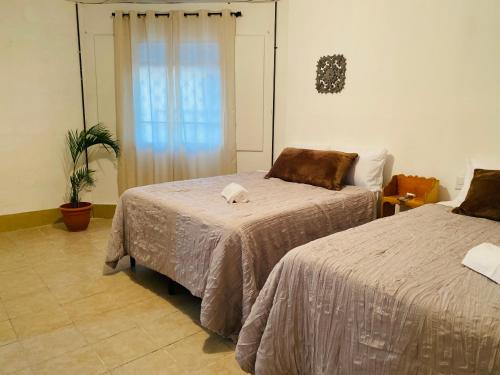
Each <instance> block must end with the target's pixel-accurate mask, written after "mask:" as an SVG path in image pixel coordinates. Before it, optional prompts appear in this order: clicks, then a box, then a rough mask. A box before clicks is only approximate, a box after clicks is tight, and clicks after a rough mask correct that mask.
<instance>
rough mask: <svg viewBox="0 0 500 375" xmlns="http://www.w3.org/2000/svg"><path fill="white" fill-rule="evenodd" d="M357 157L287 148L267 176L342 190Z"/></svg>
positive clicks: (333, 152) (343, 153)
mask: <svg viewBox="0 0 500 375" xmlns="http://www.w3.org/2000/svg"><path fill="white" fill-rule="evenodd" d="M357 157H358V154H348V153H345V152H339V151H318V150H306V149H302V148H292V147H289V148H286V149H284V150H283V152H282V153H281V155H280V156H279V157H278V160H276V163H274V165H273V167H272V168H271V170H270V171H269V173H268V174H267V175H266V178H270V177H276V178H279V179H281V180H284V181H289V182H298V183H302V184H309V185H315V186H320V187H324V188H327V189H330V190H340V189H342V184H343V181H344V178H345V176H346V175H347V172H348V171H349V169H350V168H351V166H352V163H353V162H354V160H355V159H356V158H357Z"/></svg>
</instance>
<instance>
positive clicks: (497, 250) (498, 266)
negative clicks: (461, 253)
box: [462, 243, 500, 284]
mask: <svg viewBox="0 0 500 375" xmlns="http://www.w3.org/2000/svg"><path fill="white" fill-rule="evenodd" d="M462 264H463V265H464V266H466V267H469V268H470V269H472V270H474V271H476V272H479V273H480V274H482V275H484V276H486V277H488V278H489V279H491V280H493V281H494V282H496V283H497V284H500V247H499V246H495V245H493V244H491V243H483V244H481V245H478V246H476V247H474V248H472V249H470V250H469V252H468V253H467V255H466V256H465V258H464V260H463V261H462Z"/></svg>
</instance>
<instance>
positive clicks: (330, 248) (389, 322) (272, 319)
mask: <svg viewBox="0 0 500 375" xmlns="http://www.w3.org/2000/svg"><path fill="white" fill-rule="evenodd" d="M450 210H451V208H449V207H445V206H441V205H427V206H424V207H421V208H418V209H415V210H412V211H408V212H405V213H401V214H399V215H396V216H393V217H390V218H386V219H382V220H377V221H374V222H371V223H369V224H366V225H363V226H360V227H357V228H354V229H350V230H347V231H345V232H342V233H337V234H334V235H331V236H327V237H325V238H322V239H319V240H316V241H313V242H311V243H309V244H306V245H304V246H301V247H298V248H297V249H294V250H292V251H290V252H289V253H288V254H287V255H286V256H285V257H283V259H282V260H281V261H280V262H279V263H278V264H277V265H276V267H275V268H274V270H273V271H272V273H271V275H270V276H269V278H268V280H267V283H266V284H265V286H264V288H263V289H262V290H261V293H260V294H259V297H258V299H257V301H256V302H255V304H254V306H253V309H252V311H251V314H250V315H249V317H248V319H247V320H246V323H245V325H244V327H243V329H242V330H241V333H240V337H239V341H238V345H237V349H236V355H237V359H238V361H239V363H240V364H241V365H242V367H243V368H244V369H245V370H247V371H249V372H255V373H256V374H258V375H285V374H286V375H293V374H302V375H306V374H307V375H319V374H324V375H327V374H328V375H336V374H339V375H340V374H342V375H343V374H348V375H357V374H363V375H364V374H366V375H385V374H394V375H405V374H415V375H417V374H418V375H420V374H425V375H434V374H435V375H437V374H443V375H444V374H454V375H459V374H460V375H465V374H467V375H471V374H500V286H499V285H497V284H495V283H494V282H493V281H491V280H489V279H487V278H486V277H484V276H482V275H480V274H478V273H476V272H474V271H472V270H470V269H468V268H466V267H464V266H462V265H461V261H462V259H463V257H464V256H465V254H466V253H467V251H468V250H470V249H471V248H472V247H474V246H476V245H478V244H481V243H484V242H490V243H493V244H495V245H500V223H499V222H494V221H489V220H485V219H478V218H472V217H466V216H460V215H455V214H452V213H451V212H450Z"/></svg>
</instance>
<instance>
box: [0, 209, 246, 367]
mask: <svg viewBox="0 0 500 375" xmlns="http://www.w3.org/2000/svg"><path fill="white" fill-rule="evenodd" d="M110 225H111V222H110V220H103V219H94V220H93V221H92V223H91V224H90V227H89V229H88V230H87V231H86V232H82V233H69V232H67V231H66V230H65V229H64V227H63V226H62V225H59V224H58V225H53V226H44V227H39V228H33V229H27V230H21V231H16V232H9V233H0V374H71V375H73V374H85V375H92V374H140V375H148V374H199V375H201V374H217V375H229V374H243V372H242V371H241V370H240V369H239V367H238V365H237V363H236V361H235V359H234V344H233V343H231V342H230V341H228V340H225V339H223V338H221V337H219V336H217V335H215V334H211V333H210V332H208V331H206V330H204V329H203V328H202V327H201V326H200V323H199V313H200V301H199V300H198V299H196V298H194V297H192V296H191V295H189V294H188V293H186V292H182V291H180V292H179V293H178V294H176V295H174V296H169V295H168V293H167V286H166V279H165V277H163V276H162V275H159V274H157V273H155V272H153V271H150V270H147V269H145V268H142V267H140V266H139V267H138V268H137V271H136V272H135V273H132V272H130V270H128V269H126V270H123V271H122V272H119V273H117V274H114V275H112V276H103V275H102V269H103V260H104V256H105V249H106V244H107V239H108V233H109V229H110Z"/></svg>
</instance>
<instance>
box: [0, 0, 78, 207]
mask: <svg viewBox="0 0 500 375" xmlns="http://www.w3.org/2000/svg"><path fill="white" fill-rule="evenodd" d="M1 5H2V11H1V12H0V113H1V117H0V215H3V214H10V213H17V212H26V211H34V210H42V209H48V208H54V207H58V206H59V205H60V204H61V203H63V201H64V198H65V193H66V178H65V174H64V152H65V149H64V147H65V145H64V136H65V133H66V131H67V129H70V128H80V127H81V126H82V115H81V96H80V83H79V82H80V80H79V67H78V54H77V38H76V28H75V24H76V21H75V8H74V4H72V3H69V2H67V1H64V0H37V1H33V0H2V1H1Z"/></svg>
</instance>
